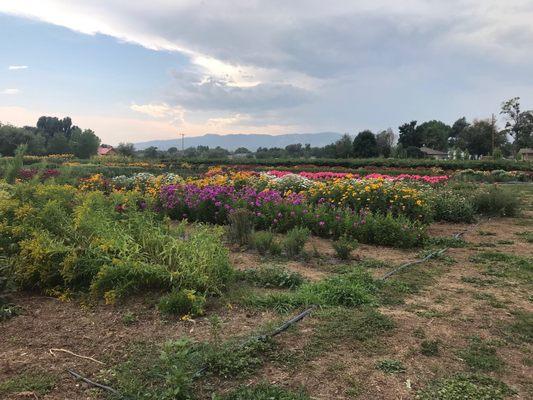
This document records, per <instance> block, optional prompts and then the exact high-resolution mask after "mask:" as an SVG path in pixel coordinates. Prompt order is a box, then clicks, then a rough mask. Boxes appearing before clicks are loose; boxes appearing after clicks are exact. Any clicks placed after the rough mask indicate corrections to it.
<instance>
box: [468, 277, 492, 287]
mask: <svg viewBox="0 0 533 400" xmlns="http://www.w3.org/2000/svg"><path fill="white" fill-rule="evenodd" d="M461 281H462V282H464V283H471V284H473V285H475V286H490V285H494V284H495V283H496V280H494V279H483V278H479V277H477V276H462V277H461Z"/></svg>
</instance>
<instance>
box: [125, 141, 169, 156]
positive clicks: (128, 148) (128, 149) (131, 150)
mask: <svg viewBox="0 0 533 400" xmlns="http://www.w3.org/2000/svg"><path fill="white" fill-rule="evenodd" d="M115 150H116V151H117V153H118V154H120V155H121V156H124V157H133V155H134V154H135V147H134V146H133V143H119V144H118V146H117V147H116V148H115ZM169 150H170V149H169Z"/></svg>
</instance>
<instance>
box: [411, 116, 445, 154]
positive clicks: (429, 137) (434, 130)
mask: <svg viewBox="0 0 533 400" xmlns="http://www.w3.org/2000/svg"><path fill="white" fill-rule="evenodd" d="M416 131H417V132H416V133H417V137H419V138H420V141H421V143H422V144H423V145H424V146H426V147H429V148H430V149H435V150H440V151H446V150H448V137H449V136H450V132H451V127H450V126H449V125H446V124H445V123H444V122H442V121H437V120H432V121H427V122H424V123H423V124H420V125H419V126H417V128H416Z"/></svg>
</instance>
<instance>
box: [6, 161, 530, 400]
mask: <svg viewBox="0 0 533 400" xmlns="http://www.w3.org/2000/svg"><path fill="white" fill-rule="evenodd" d="M57 160H59V162H57ZM57 160H56V161H55V162H57V165H55V167H53V168H52V166H51V165H48V164H47V165H46V167H44V165H40V164H39V162H41V161H39V160H36V161H38V162H36V163H33V161H34V160H31V162H32V163H31V164H27V165H23V166H22V167H21V168H20V170H19V171H18V173H17V175H16V176H14V177H12V178H13V179H12V180H11V181H10V183H7V181H2V180H0V278H1V279H0V328H4V326H5V328H6V332H8V335H11V336H12V337H14V338H17V339H15V340H14V341H13V342H12V343H8V344H6V348H7V349H8V350H7V352H6V355H5V356H0V361H2V362H4V363H5V364H6V365H12V363H14V362H15V361H13V360H15V359H16V358H17V357H18V354H20V353H21V352H23V351H24V352H30V351H29V350H27V349H26V348H25V347H24V346H26V343H34V341H35V338H36V337H39V335H36V334H35V331H34V330H35V329H37V328H38V329H40V330H41V331H42V335H44V337H46V340H45V341H46V342H47V344H46V346H48V347H55V348H69V349H72V351H74V350H76V352H80V353H85V354H95V357H96V358H102V357H104V354H106V351H107V350H105V349H104V348H103V347H102V346H103V345H102V346H101V345H100V344H97V345H94V347H86V346H87V344H83V341H80V339H79V338H90V339H89V340H90V343H91V346H93V345H92V343H100V341H99V338H100V337H102V336H105V337H106V338H108V340H111V341H112V345H110V348H111V349H112V350H109V354H110V357H109V359H105V362H106V364H108V365H106V366H105V368H104V367H102V368H100V367H99V366H98V365H94V363H92V364H91V363H90V361H89V363H88V364H83V365H82V364H76V362H77V361H76V360H73V359H70V360H66V359H65V360H62V359H61V360H59V359H57V358H56V359H55V362H56V363H58V365H59V366H61V367H59V366H58V367H57V368H56V367H53V369H52V373H49V372H48V371H47V370H46V367H44V366H45V365H49V360H45V359H42V358H39V357H35V358H34V359H32V360H31V361H27V367H28V371H30V370H31V369H35V370H36V371H40V372H38V374H41V375H39V376H40V377H41V378H39V379H41V380H44V381H46V382H52V383H50V384H49V385H45V386H37V385H36V384H32V385H33V386H32V385H29V384H27V383H26V381H24V382H22V383H20V382H19V381H12V379H14V378H12V374H11V372H10V371H11V370H9V369H6V370H2V369H0V376H4V377H6V379H7V380H6V382H8V384H4V383H2V381H1V380H0V396H4V395H5V396H8V395H13V393H15V394H17V393H20V392H32V393H35V394H36V395H37V396H39V395H40V394H50V395H51V396H53V395H54V394H55V393H57V392H59V393H69V398H83V396H86V394H83V395H80V394H79V393H78V392H88V391H90V390H93V391H94V390H95V389H83V388H79V387H75V386H74V385H69V384H68V378H66V380H65V379H64V377H63V376H62V374H63V372H64V369H65V368H64V367H65V365H63V363H64V362H66V363H69V364H68V368H74V369H76V368H79V369H81V368H83V370H84V371H85V372H86V373H87V374H90V375H91V376H92V378H93V380H96V381H101V382H104V383H105V384H106V385H110V386H111V387H113V388H114V389H116V390H117V391H118V392H119V393H120V394H121V396H123V397H124V398H132V399H154V400H155V399H158V400H159V399H163V400H172V399H178V400H179V399H220V400H231V399H252V400H253V399H263V398H265V399H266V398H269V399H270V398H272V399H301V400H307V399H310V398H311V397H308V394H307V392H310V393H313V397H312V398H320V399H322V398H323V399H326V398H328V399H329V398H341V399H348V398H355V397H353V393H355V392H354V391H353V390H354V389H353V382H352V381H348V380H346V379H344V378H343V377H344V376H348V375H350V376H357V377H360V376H363V375H365V374H366V375H368V376H371V380H372V382H379V384H378V383H372V384H371V385H370V386H369V387H366V386H365V387H361V388H360V389H358V390H359V392H358V393H360V394H359V395H358V396H359V397H360V398H363V399H371V398H375V397H373V396H374V395H375V393H376V385H377V386H378V387H379V388H380V389H379V390H385V392H386V393H387V395H385V397H383V398H393V397H392V396H395V395H396V394H397V393H401V394H402V396H403V397H404V398H433V397H431V396H433V393H435V391H437V392H438V391H440V392H442V391H444V392H446V391H452V392H451V393H455V392H453V390H455V388H456V385H459V386H460V387H463V386H465V387H466V386H467V387H469V388H470V389H468V390H473V393H482V394H485V393H488V394H487V396H488V397H487V396H485V398H495V399H504V398H506V396H507V395H506V393H509V394H510V393H513V392H512V391H515V392H517V393H526V391H527V387H526V385H525V383H524V382H525V380H526V378H525V377H526V376H527V372H521V373H518V374H514V375H513V374H510V373H509V374H507V372H505V371H507V370H505V368H504V367H501V365H506V364H508V365H512V368H513V369H509V371H517V370H520V368H522V366H521V365H519V364H520V359H518V358H517V357H512V358H509V357H506V354H507V353H505V352H504V350H502V352H501V354H500V350H498V351H496V350H495V349H496V347H495V346H496V345H495V344H493V343H506V344H505V345H501V346H507V347H505V351H507V350H509V351H511V349H512V351H516V352H522V351H525V350H523V349H525V348H526V347H527V345H526V344H527V343H529V342H528V340H530V339H528V337H529V336H528V334H527V330H528V329H529V328H528V327H530V324H531V320H530V314H527V312H526V311H524V306H523V304H526V303H527V299H524V296H526V297H527V293H528V288H529V286H530V281H531V272H532V270H531V265H532V264H531V257H532V256H533V254H531V247H530V234H531V233H530V232H529V231H528V229H527V226H528V225H529V223H530V222H531V221H530V217H529V214H528V213H529V212H530V204H531V203H530V202H531V196H532V194H531V191H530V186H529V184H527V183H525V184H522V185H505V184H494V183H492V181H491V177H497V178H495V179H494V180H504V179H506V178H504V177H509V176H512V179H513V182H514V181H516V180H518V181H519V180H520V179H521V178H519V177H520V176H522V175H519V174H515V173H513V172H506V171H492V172H483V173H476V172H471V171H465V172H454V173H449V174H448V173H443V172H442V171H432V172H433V173H432V174H424V173H420V171H419V170H412V171H402V173H393V172H392V171H385V170H384V171H381V172H378V171H374V172H372V173H360V172H356V171H352V172H349V171H332V170H322V171H321V170H317V169H316V168H315V169H312V170H303V169H301V168H295V169H294V170H292V171H291V170H290V168H289V169H286V168H284V169H275V168H242V166H239V165H232V166H227V165H225V166H215V167H209V168H199V167H198V168H197V167H195V166H188V167H187V168H186V169H185V168H184V169H180V172H182V171H185V170H186V173H185V172H184V173H180V172H177V171H167V170H165V168H163V167H161V168H160V170H158V169H155V168H153V166H152V165H140V164H139V165H135V166H128V167H127V168H132V169H127V168H126V169H125V168H124V167H123V166H121V167H120V168H118V169H115V168H116V167H115V166H111V165H107V166H105V168H107V169H105V170H99V169H98V168H100V167H98V168H97V169H95V166H87V165H85V166H84V165H83V164H77V162H76V161H75V160H72V159H71V158H69V157H66V156H61V157H58V158H57ZM47 162H48V161H47ZM109 168H111V169H109ZM80 171H82V172H80ZM113 172H116V173H113ZM478 175H480V176H482V177H481V178H479V177H478ZM472 176H474V178H472ZM478 178H479V179H478ZM526 180H527V179H526ZM489 218H490V219H489ZM477 224H479V226H478V225H477ZM520 224H522V225H520ZM475 229H478V231H477V232H478V233H476V231H475ZM465 232H467V233H466V234H465ZM452 233H454V234H455V235H454V236H452ZM457 233H461V234H465V237H466V239H463V238H462V237H460V236H458V235H457ZM491 235H494V238H495V239H494V240H493V241H491V242H490V243H488V242H487V240H486V239H484V238H485V236H486V237H488V238H492V236H491ZM527 243H529V245H527ZM498 246H500V247H501V246H507V248H504V250H505V249H507V250H506V251H503V252H498V251H497V250H498V249H499V247H498ZM409 261H410V262H409ZM412 261H415V262H414V263H413V262H412ZM389 274H392V275H391V277H390V278H389V277H388V276H389ZM385 277H386V278H385ZM441 278H442V279H444V280H442V281H440V279H441ZM441 282H442V283H441ZM449 282H451V283H449ZM493 282H495V283H493ZM528 282H529V283H528ZM489 285H494V286H490V295H489V292H488V290H489V289H486V288H487V287H489ZM426 289H427V290H426ZM472 293H474V294H473V295H472ZM471 296H474V297H473V298H474V299H475V301H477V302H481V301H483V302H488V303H487V304H492V305H494V307H492V306H491V308H490V309H488V310H487V309H483V310H484V311H483V312H478V311H479V310H473V309H469V308H468V307H471V303H472V299H471ZM50 298H53V299H58V300H60V301H53V302H49V303H46V305H45V303H42V302H44V301H50ZM517 299H518V300H517ZM524 302H525V303H524ZM465 305H466V306H465ZM461 307H465V310H468V314H464V315H463V314H462V311H458V310H462V308H461ZM33 308H38V309H39V312H35V313H33V311H32V310H33ZM66 308H68V310H69V311H68V313H67V312H65V309H66ZM304 309H307V310H309V309H310V310H313V311H312V314H311V316H307V317H306V319H305V320H303V322H298V324H302V328H301V329H300V328H299V327H298V326H294V328H291V329H289V330H288V331H287V332H285V331H282V332H285V333H283V335H286V338H285V339H283V341H281V340H279V341H278V340H277V339H274V338H273V337H270V336H268V334H266V336H265V333H264V332H269V331H271V330H272V326H276V325H279V324H280V321H282V320H286V319H288V318H289V317H290V316H291V315H293V314H295V313H298V312H300V311H302V310H304ZM450 310H455V311H453V312H451V311H450ZM515 310H518V311H516V312H515ZM465 312H466V311H465ZM521 313H522V314H521ZM524 313H525V314H524ZM66 315H71V316H72V318H74V319H75V320H69V321H67V320H66V319H65V318H66V317H65V316H66ZM100 315H107V316H109V318H100V317H99V316H100ZM483 315H489V316H490V318H491V321H496V322H491V326H495V325H497V326H498V328H497V329H496V328H494V329H493V328H490V329H489V328H487V329H486V328H484V325H483V323H482V321H481V319H482V316H483ZM510 315H511V317H510ZM428 318H429V319H428ZM33 319H35V320H37V321H39V322H38V324H39V325H38V327H37V328H36V327H35V325H34V322H32V321H33ZM76 320H81V321H88V320H90V321H91V322H90V328H89V325H83V324H85V323H86V322H83V323H82V324H80V326H78V324H77V322H76ZM434 320H435V322H431V321H434ZM428 321H430V322H431V325H430V324H429V323H428ZM469 321H470V322H469ZM471 321H475V323H471ZM117 324H118V325H117ZM458 325H459V326H461V328H460V329H455V328H454V329H452V328H451V327H452V326H453V327H456V326H458ZM51 326H54V328H51ZM117 326H118V327H117ZM45 327H48V328H45ZM491 329H492V330H491ZM56 331H59V332H61V335H60V336H59V335H56V334H55V332H56ZM31 332H34V333H33V336H32V334H31ZM69 332H70V333H69ZM442 332H449V333H447V334H446V335H448V336H446V335H444V333H442ZM509 332H514V333H513V335H514V336H512V338H513V339H509V338H510V337H511V336H509V335H511V333H509ZM463 333H464V334H463ZM70 334H72V335H73V336H72V337H71V336H70ZM478 334H483V335H484V336H483V337H489V338H492V339H494V341H489V339H471V338H472V337H477V336H476V335H478ZM463 336H464V337H463ZM66 337H69V343H70V345H71V346H72V348H70V347H69V346H67V345H66V344H64V343H62V342H61V340H62V339H61V338H66ZM165 338H166V339H168V338H173V339H172V340H170V341H167V340H163V339H165ZM258 338H260V339H258ZM468 338H470V339H468ZM521 338H522V339H521ZM524 338H525V339H524ZM138 340H140V342H139V341H138ZM476 340H477V341H476ZM497 340H499V341H500V342H497ZM507 341H508V342H507ZM48 342H50V343H53V344H48ZM124 343H127V344H128V345H127V346H124V345H123V344H124ZM395 343H400V344H399V345H396V344H395ZM32 346H35V347H36V348H39V351H40V353H39V354H41V353H42V354H49V351H48V350H49V349H48V347H47V348H46V349H44V348H41V347H42V346H43V344H42V343H40V342H39V343H35V344H33V345H32ZM135 346H140V348H141V351H139V352H137V350H131V348H135ZM398 346H400V347H398ZM499 346H500V345H499ZM513 346H515V347H513ZM520 346H526V347H520ZM418 348H420V350H419V349H418ZM405 349H410V350H408V351H407V350H405ZM56 350H57V349H56ZM93 350H94V351H93ZM439 352H440V353H439ZM30 353H31V352H30ZM412 354H415V356H413V355H412ZM419 354H420V355H419ZM439 354H444V356H443V357H442V358H439ZM455 354H461V355H462V356H461V357H464V358H463V359H464V360H466V361H462V359H459V358H458V357H457V356H455ZM480 354H481V355H480ZM524 354H525V353H524ZM488 355H490V357H492V358H490V360H492V361H490V362H492V363H493V364H490V363H489V365H500V366H499V367H498V368H500V369H494V370H493V369H490V368H493V367H486V366H485V364H483V363H482V364H481V365H483V367H478V366H475V365H478V364H476V363H477V362H480V361H479V360H478V358H480V357H481V358H483V357H488ZM2 357H3V358H2ZM9 357H13V360H12V359H10V358H9ZM56 357H57V356H56ZM344 357H348V358H346V359H345V358H344ZM332 359H333V360H334V361H335V362H336V363H337V364H338V362H340V361H338V360H344V361H342V363H343V365H344V367H343V368H344V369H343V371H344V372H343V373H342V374H340V375H339V374H337V373H334V372H332V371H333V368H334V367H333V366H331V365H330V364H331V360H332ZM352 359H354V360H355V359H357V360H358V361H357V364H354V363H352V362H350V360H352ZM376 359H377V361H376ZM503 359H505V361H502V360H503ZM121 360H126V361H121ZM472 360H474V361H472ZM495 360H496V361H495ZM79 362H80V363H82V362H84V361H79ZM483 362H488V361H486V360H485V361H483ZM461 363H467V367H465V368H463V367H462V364H461ZM468 363H470V364H468ZM502 363H503V364H502ZM337 364H335V368H340V366H337ZM332 365H333V364H332ZM339 365H340V364H339ZM429 365H432V366H433V367H434V368H437V369H439V371H442V372H439V374H438V376H439V377H442V379H444V380H442V379H441V380H438V379H434V377H433V376H432V375H428V374H427V373H426V372H424V371H427V370H428V368H429ZM436 365H437V366H438V367H435V366H436ZM472 365H474V366H472ZM138 366H140V367H138ZM433 367H432V368H433ZM61 368H62V369H61ZM265 368H266V369H265ZM361 368H362V369H361ZM448 368H451V369H452V370H454V371H458V373H460V372H461V373H462V371H463V370H465V371H467V372H468V371H472V373H475V375H472V374H470V372H468V374H466V375H464V374H463V375H447V374H446V373H445V372H446V369H448ZM476 368H477V369H476ZM483 368H489V370H483ZM494 368H496V367H495V366H494ZM526 369H527V368H526ZM526 369H524V371H526ZM390 371H392V372H390ZM486 371H489V372H491V373H492V375H491V376H495V377H497V378H498V379H501V380H502V381H505V382H508V383H509V384H508V385H507V383H506V384H503V383H498V384H496V383H493V382H492V381H487V380H482V381H479V380H476V379H481V378H477V377H478V376H481V375H478V374H480V373H486ZM278 374H282V375H283V376H288V377H292V376H294V377H295V378H294V379H293V378H287V379H288V384H287V389H286V390H285V389H283V391H282V392H271V386H270V385H269V384H265V383H264V382H263V381H264V379H263V377H265V376H266V379H268V380H269V381H274V380H276V379H277V378H276V377H277V376H278ZM307 374H310V375H311V377H312V380H317V381H319V380H320V379H318V377H319V376H322V377H323V376H324V375H326V376H328V380H330V381H331V382H334V385H329V384H325V385H322V386H317V385H314V384H313V381H312V380H308V378H306V375H307ZM402 374H407V376H409V377H410V378H409V379H413V381H415V382H416V385H414V387H413V388H408V387H406V386H405V383H404V380H405V379H404V378H402V376H403V375H402ZM366 375H365V376H366ZM34 376H35V375H31V374H30V375H28V377H27V378H25V379H27V380H29V382H34V381H33V380H34V379H35V378H34ZM483 376H485V375H483ZM10 379H11V380H10ZM446 379H448V380H446ZM483 379H488V378H486V377H485V378H483ZM494 379H496V378H494ZM244 380H249V381H250V382H252V384H251V386H243V385H242V383H243V382H244ZM39 382H40V381H39ZM301 382H303V386H305V390H304V391H303V392H302V395H301V396H303V397H294V396H300V395H299V394H298V393H300V392H298V390H299V389H298V387H299V383H301ZM383 382H386V384H384V383H383ZM450 382H451V383H450ZM465 382H466V383H465ZM480 382H481V383H480ZM498 382H499V381H498ZM17 385H19V386H17ZM262 385H263V386H262ZM265 385H266V386H265ZM435 385H437V386H435ZM439 385H440V386H439ZM454 385H455V386H454ZM461 385H463V386H461ZM502 385H504V386H502ZM19 387H23V388H24V389H25V390H19V389H18V388H19ZM434 387H437V389H434ZM338 388H341V389H340V392H338V393H337V392H336V391H338V390H339V389H338ZM383 388H385V389H383ZM17 390H18V392H17ZM276 390H278V389H276ZM280 390H281V389H280ZM264 393H267V395H268V396H270V397H260V396H263V394H264ZM272 393H274V394H272ZM276 393H277V394H276ZM335 393H337V394H335ZM446 393H448V392H446ZM99 394H100V393H99ZM101 394H102V396H104V397H102V398H110V399H112V398H115V397H114V395H110V396H107V394H105V393H101ZM241 394H242V396H244V397H242V396H241ZM476 395H477V394H476ZM232 396H233V397H232ZM238 396H241V397H238ZM254 396H256V397H254ZM258 396H259V397H258ZM276 396H277V397H276ZM280 396H281V397H280ZM283 396H285V397H283ZM291 396H292V397H291ZM332 396H333V397H332ZM413 396H421V397H413ZM423 396H426V397H423ZM428 396H429V397H428ZM498 396H499V397H498ZM359 397H357V398H359ZM7 398H10V397H7ZM45 398H46V397H45ZM50 398H54V397H50ZM450 398H453V397H450ZM472 398H473V399H476V398H478V397H472Z"/></svg>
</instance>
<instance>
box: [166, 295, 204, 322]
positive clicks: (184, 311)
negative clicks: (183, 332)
mask: <svg viewBox="0 0 533 400" xmlns="http://www.w3.org/2000/svg"><path fill="white" fill-rule="evenodd" d="M205 301H206V300H205V296H202V295H200V294H197V293H196V292H195V291H194V290H187V289H181V290H179V291H173V292H170V293H168V294H166V295H164V296H163V297H161V299H159V304H158V306H157V308H158V309H159V311H161V312H162V313H165V314H173V315H178V316H180V317H183V316H190V317H195V316H198V315H202V314H203V313H204V306H205Z"/></svg>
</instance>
